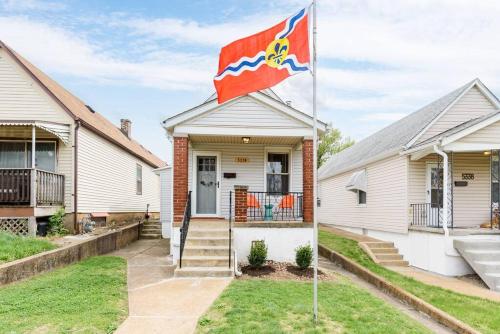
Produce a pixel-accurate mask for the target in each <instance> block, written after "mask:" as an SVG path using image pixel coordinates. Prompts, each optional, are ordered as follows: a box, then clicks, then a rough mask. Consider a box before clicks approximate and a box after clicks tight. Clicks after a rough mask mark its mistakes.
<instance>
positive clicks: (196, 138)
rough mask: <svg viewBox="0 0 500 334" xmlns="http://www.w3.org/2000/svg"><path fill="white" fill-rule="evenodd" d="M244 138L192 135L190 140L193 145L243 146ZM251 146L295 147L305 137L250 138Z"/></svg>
mask: <svg viewBox="0 0 500 334" xmlns="http://www.w3.org/2000/svg"><path fill="white" fill-rule="evenodd" d="M243 137H246V136H200V135H190V136H189V139H190V140H191V142H193V143H224V144H242V143H243V139H242V138H243ZM249 138H250V142H249V144H267V145H295V144H299V143H301V142H302V139H303V137H264V136H254V137H252V136H249Z"/></svg>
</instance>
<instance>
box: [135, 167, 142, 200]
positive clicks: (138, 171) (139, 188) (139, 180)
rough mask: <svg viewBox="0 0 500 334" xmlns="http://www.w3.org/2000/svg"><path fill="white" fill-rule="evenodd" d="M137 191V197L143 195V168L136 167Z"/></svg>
mask: <svg viewBox="0 0 500 334" xmlns="http://www.w3.org/2000/svg"><path fill="white" fill-rule="evenodd" d="M135 191H136V194H137V195H142V166H141V165H139V164H137V165H136V167H135Z"/></svg>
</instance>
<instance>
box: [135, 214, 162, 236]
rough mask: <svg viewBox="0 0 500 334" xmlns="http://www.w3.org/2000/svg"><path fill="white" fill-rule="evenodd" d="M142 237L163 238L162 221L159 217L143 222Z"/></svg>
mask: <svg viewBox="0 0 500 334" xmlns="http://www.w3.org/2000/svg"><path fill="white" fill-rule="evenodd" d="M140 238H141V239H161V223H160V221H159V220H158V219H149V220H146V221H144V222H143V225H142V228H141V235H140Z"/></svg>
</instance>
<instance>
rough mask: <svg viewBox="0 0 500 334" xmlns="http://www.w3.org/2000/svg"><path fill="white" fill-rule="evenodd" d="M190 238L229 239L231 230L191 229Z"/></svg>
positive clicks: (189, 231)
mask: <svg viewBox="0 0 500 334" xmlns="http://www.w3.org/2000/svg"><path fill="white" fill-rule="evenodd" d="M189 237H207V238H212V237H229V230H228V229H220V228H193V229H191V228H190V229H189V230H188V238H189Z"/></svg>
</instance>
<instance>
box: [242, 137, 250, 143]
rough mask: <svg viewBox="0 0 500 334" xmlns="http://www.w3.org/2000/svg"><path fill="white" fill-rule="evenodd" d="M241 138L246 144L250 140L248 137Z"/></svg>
mask: <svg viewBox="0 0 500 334" xmlns="http://www.w3.org/2000/svg"><path fill="white" fill-rule="evenodd" d="M241 140H242V141H243V144H248V143H249V142H250V137H242V138H241Z"/></svg>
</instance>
